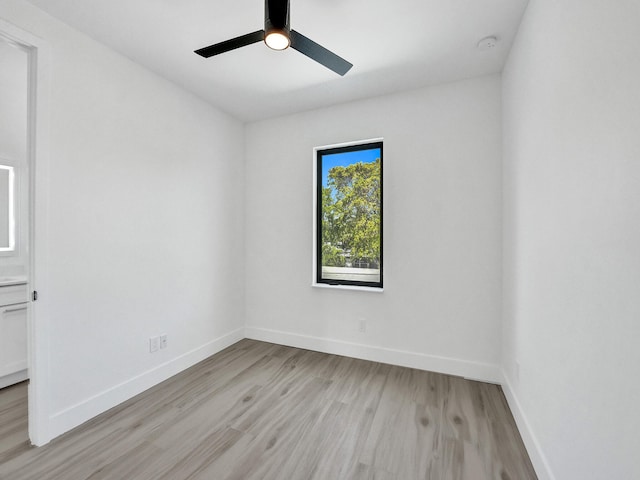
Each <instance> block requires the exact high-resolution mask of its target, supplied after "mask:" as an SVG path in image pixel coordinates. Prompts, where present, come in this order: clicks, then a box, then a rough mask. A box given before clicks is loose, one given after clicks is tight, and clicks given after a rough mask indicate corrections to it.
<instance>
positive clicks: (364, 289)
mask: <svg viewBox="0 0 640 480" xmlns="http://www.w3.org/2000/svg"><path fill="white" fill-rule="evenodd" d="M311 286H312V287H314V288H330V289H334V290H357V291H360V292H373V293H382V292H384V288H379V287H358V286H355V285H331V284H329V283H316V282H314V283H312V284H311Z"/></svg>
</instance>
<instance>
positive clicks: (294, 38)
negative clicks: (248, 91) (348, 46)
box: [195, 0, 353, 75]
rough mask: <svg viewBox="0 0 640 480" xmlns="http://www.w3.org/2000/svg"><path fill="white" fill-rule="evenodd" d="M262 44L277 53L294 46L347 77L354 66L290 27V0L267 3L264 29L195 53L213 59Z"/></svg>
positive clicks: (265, 3)
mask: <svg viewBox="0 0 640 480" xmlns="http://www.w3.org/2000/svg"><path fill="white" fill-rule="evenodd" d="M260 41H264V43H266V44H267V46H268V47H269V48H272V49H274V50H285V49H286V48H288V47H291V48H293V49H294V50H297V51H299V52H300V53H302V54H303V55H306V56H307V57H309V58H310V59H312V60H315V61H316V62H318V63H320V64H322V65H324V66H325V67H327V68H329V69H330V70H333V71H334V72H336V73H337V74H339V75H344V74H345V73H347V72H348V71H349V69H350V68H351V67H353V65H352V64H351V63H349V62H347V61H346V60H345V59H344V58H342V57H339V56H338V55H336V54H335V53H333V52H331V51H329V50H327V49H326V48H324V47H323V46H322V45H318V44H317V43H316V42H314V41H313V40H311V39H309V38H307V37H305V36H304V35H302V34H301V33H298V32H296V31H295V30H291V27H290V25H289V0H265V2H264V30H258V31H256V32H252V33H247V34H246V35H242V36H240V37H236V38H232V39H231V40H226V41H224V42H220V43H216V44H214V45H209V46H208V47H204V48H200V49H198V50H196V51H195V53H197V54H198V55H200V56H202V57H205V58H209V57H212V56H214V55H219V54H221V53H224V52H228V51H230V50H235V49H236V48H240V47H244V46H247V45H251V44H252V43H257V42H260Z"/></svg>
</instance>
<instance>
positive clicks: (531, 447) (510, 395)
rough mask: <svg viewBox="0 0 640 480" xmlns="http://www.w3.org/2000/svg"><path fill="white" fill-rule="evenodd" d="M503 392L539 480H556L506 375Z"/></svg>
mask: <svg viewBox="0 0 640 480" xmlns="http://www.w3.org/2000/svg"><path fill="white" fill-rule="evenodd" d="M502 390H503V391H504V396H505V397H506V398H507V402H508V403H509V408H511V413H513V418H514V419H515V421H516V425H517V426H518V430H519V431H520V435H521V436H522V441H523V442H524V444H525V447H526V448H527V453H529V458H531V463H532V464H533V468H534V469H535V471H536V474H537V475H538V480H555V479H556V477H555V475H554V474H553V472H552V471H551V467H550V466H549V462H548V461H547V457H546V456H545V455H544V453H542V448H540V443H539V442H538V439H537V437H536V436H535V435H534V433H533V430H532V429H531V424H530V423H529V421H528V420H527V417H526V415H525V414H524V412H523V410H522V406H521V405H520V402H519V401H518V398H517V397H516V395H515V393H514V391H513V388H511V383H509V378H508V377H507V375H506V374H505V373H503V375H502Z"/></svg>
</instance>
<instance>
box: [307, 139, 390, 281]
mask: <svg viewBox="0 0 640 480" xmlns="http://www.w3.org/2000/svg"><path fill="white" fill-rule="evenodd" d="M316 155H317V158H316V167H317V172H316V179H317V184H316V195H317V200H316V205H317V211H316V233H317V238H316V247H317V248H316V276H317V278H316V281H317V282H318V283H327V284H332V285H357V286H367V287H379V288H380V287H382V142H375V143H366V144H360V145H349V146H346V147H336V148H326V149H318V150H316Z"/></svg>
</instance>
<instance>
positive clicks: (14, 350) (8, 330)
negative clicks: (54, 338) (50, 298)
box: [0, 284, 28, 388]
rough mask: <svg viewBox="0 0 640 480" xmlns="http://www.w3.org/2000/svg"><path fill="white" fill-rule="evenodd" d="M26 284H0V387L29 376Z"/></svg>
mask: <svg viewBox="0 0 640 480" xmlns="http://www.w3.org/2000/svg"><path fill="white" fill-rule="evenodd" d="M27 305H28V304H27V285H26V284H21V285H7V286H0V388H4V387H6V386H8V385H11V384H13V383H17V382H21V381H23V380H26V379H27V378H28V370H27V367H28V364H27Z"/></svg>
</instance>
